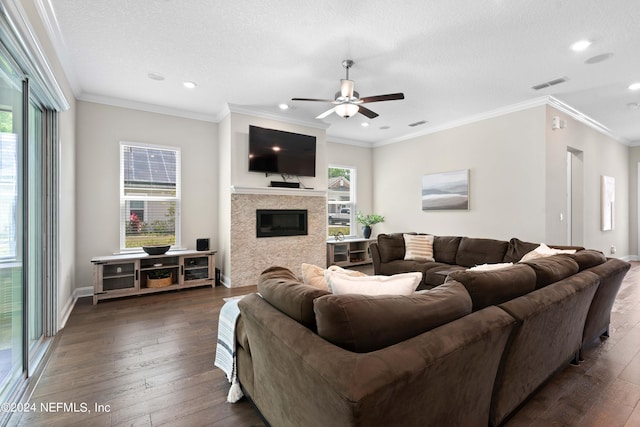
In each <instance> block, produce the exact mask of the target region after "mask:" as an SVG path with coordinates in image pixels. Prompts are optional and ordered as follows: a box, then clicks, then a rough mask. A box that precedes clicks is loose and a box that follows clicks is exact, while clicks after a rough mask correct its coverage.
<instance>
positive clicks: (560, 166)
mask: <svg viewBox="0 0 640 427" xmlns="http://www.w3.org/2000/svg"><path fill="white" fill-rule="evenodd" d="M546 115H547V123H546V126H545V132H546V135H547V136H546V141H547V142H546V168H547V171H546V179H547V197H546V204H547V208H546V215H547V230H546V236H545V239H546V241H547V242H554V241H559V239H560V238H561V237H562V236H564V235H565V234H566V223H565V222H564V221H560V212H563V211H566V186H567V184H566V182H567V180H566V153H567V148H568V147H570V148H571V149H573V150H579V151H580V152H581V156H582V163H583V176H582V180H583V184H582V185H583V191H582V204H583V209H582V211H583V212H582V217H581V218H578V219H577V220H579V221H581V222H582V224H583V227H582V228H583V230H582V236H578V242H579V243H580V244H581V245H582V246H585V247H587V248H591V249H597V250H600V251H602V252H604V253H605V254H606V255H609V256H615V257H627V256H629V255H630V254H631V253H630V246H629V235H630V227H629V224H630V215H629V200H630V197H629V195H630V188H629V175H630V174H629V153H630V148H629V147H628V146H626V145H624V144H621V143H620V142H617V141H615V140H614V139H613V138H610V137H608V136H606V135H604V134H602V133H601V132H598V131H596V130H595V129H593V128H591V127H589V126H587V125H585V124H583V123H581V122H578V121H577V120H575V119H573V118H571V117H570V116H568V115H566V114H564V113H562V112H560V111H558V110H557V109H555V108H552V107H547V113H546ZM553 116H558V117H560V118H561V119H563V120H565V121H566V128H564V129H557V130H552V129H551V122H552V119H553ZM602 175H605V176H611V177H614V178H615V185H616V193H615V220H614V223H615V227H614V229H613V230H611V231H602V230H601V212H600V177H601V176H602ZM612 245H613V246H615V247H616V254H615V255H611V254H610V248H611V246H612ZM634 249H635V248H634Z"/></svg>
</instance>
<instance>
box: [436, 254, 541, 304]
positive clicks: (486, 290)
mask: <svg viewBox="0 0 640 427" xmlns="http://www.w3.org/2000/svg"><path fill="white" fill-rule="evenodd" d="M449 280H456V281H458V282H460V283H462V284H463V285H464V287H465V288H466V289H467V292H469V295H470V296H471V301H473V311H476V310H480V309H482V308H485V307H487V306H489V305H498V304H501V303H503V302H506V301H509V300H511V299H513V298H516V297H519V296H521V295H525V294H527V293H529V292H531V291H533V290H535V289H536V273H535V272H534V271H533V269H532V268H531V267H529V266H528V265H525V264H516V265H513V266H511V267H506V268H501V269H499V270H491V271H472V270H462V271H454V272H452V273H450V274H449V276H448V278H447V282H446V283H448V281H449ZM446 283H445V284H446ZM441 286H444V285H441ZM434 289H437V288H434Z"/></svg>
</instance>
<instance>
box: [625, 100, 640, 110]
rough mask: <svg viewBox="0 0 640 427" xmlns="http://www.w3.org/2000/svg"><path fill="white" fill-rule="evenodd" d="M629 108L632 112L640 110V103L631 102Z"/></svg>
mask: <svg viewBox="0 0 640 427" xmlns="http://www.w3.org/2000/svg"><path fill="white" fill-rule="evenodd" d="M627 107H629V108H630V109H632V110H637V109H638V108H640V102H630V103H628V104H627Z"/></svg>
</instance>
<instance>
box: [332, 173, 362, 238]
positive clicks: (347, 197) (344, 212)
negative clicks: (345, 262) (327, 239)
mask: <svg viewBox="0 0 640 427" xmlns="http://www.w3.org/2000/svg"><path fill="white" fill-rule="evenodd" d="M355 183H356V170H355V168H348V167H334V166H331V167H329V182H328V186H329V188H328V190H329V191H328V197H327V200H328V206H327V221H328V223H329V227H328V230H329V235H330V236H335V235H336V234H337V233H338V232H341V233H342V234H344V235H345V236H355V234H356V232H355V228H354V225H355V220H354V218H355V214H356V185H355Z"/></svg>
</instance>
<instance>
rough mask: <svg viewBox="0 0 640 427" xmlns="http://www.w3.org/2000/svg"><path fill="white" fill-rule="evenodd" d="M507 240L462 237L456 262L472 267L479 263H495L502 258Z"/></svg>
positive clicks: (505, 250) (507, 243) (507, 244)
mask: <svg viewBox="0 0 640 427" xmlns="http://www.w3.org/2000/svg"><path fill="white" fill-rule="evenodd" d="M508 246H509V242H505V241H504V240H495V239H479V238H474V237H463V238H462V240H460V246H459V247H458V253H457V254H456V262H455V263H456V264H457V265H461V266H463V267H473V266H474V265H479V264H497V263H499V262H502V261H503V260H504V255H505V253H506V252H507V247H508Z"/></svg>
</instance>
